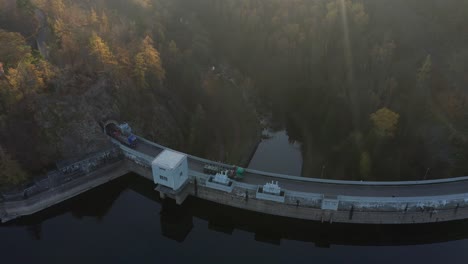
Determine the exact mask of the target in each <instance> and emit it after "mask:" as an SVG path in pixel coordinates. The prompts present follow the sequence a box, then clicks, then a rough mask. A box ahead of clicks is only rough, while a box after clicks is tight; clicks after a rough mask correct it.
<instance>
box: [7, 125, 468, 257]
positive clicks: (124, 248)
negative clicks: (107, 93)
mask: <svg viewBox="0 0 468 264" xmlns="http://www.w3.org/2000/svg"><path fill="white" fill-rule="evenodd" d="M278 153H280V155H277V154H278ZM294 155H295V156H294ZM250 167H252V168H256V169H265V170H271V171H279V172H282V173H288V174H300V168H301V160H300V152H299V151H298V148H297V145H294V144H293V145H290V144H289V143H288V140H287V135H286V134H285V133H284V132H277V133H274V134H273V136H272V138H270V139H268V140H264V141H263V142H262V143H261V144H260V146H259V149H258V151H257V153H256V154H255V155H254V158H253V159H252V162H251V164H250ZM466 248H468V222H467V221H462V222H453V223H446V224H431V225H417V226H411V225H406V226H377V225H373V226H371V225H342V224H321V223H315V222H310V221H301V220H294V219H288V218H281V217H273V216H268V215H263V214H258V213H252V212H248V211H243V210H239V209H235V208H230V207H226V206H221V205H217V204H213V203H210V202H206V201H202V200H198V199H196V198H189V199H188V200H187V201H186V202H185V203H184V205H183V206H176V205H174V204H173V202H171V201H169V200H166V201H161V200H160V199H159V198H158V195H157V193H156V192H155V191H154V190H153V184H152V183H151V182H150V181H147V180H144V179H141V178H140V177H138V176H136V175H127V176H125V177H123V178H120V179H118V180H116V181H114V182H111V183H109V184H106V185H104V186H101V187H99V188H97V189H94V190H92V191H89V192H87V193H85V194H83V195H81V196H79V197H76V198H75V199H72V200H69V201H67V202H65V203H63V204H60V205H58V206H55V207H53V208H51V209H48V210H46V211H44V212H41V213H39V214H36V215H34V216H31V217H26V218H23V219H20V220H18V221H15V222H13V223H10V224H7V225H0V258H1V263H15V264H16V263H112V264H114V263H184V262H185V263H194V262H196V263H198V262H201V261H210V262H215V261H216V262H219V263H239V261H243V262H246V261H247V262H249V263H250V262H256V263H291V262H293V263H369V264H374V263H379V264H383V263H425V264H426V263H444V262H445V263H467V261H468V250H466Z"/></svg>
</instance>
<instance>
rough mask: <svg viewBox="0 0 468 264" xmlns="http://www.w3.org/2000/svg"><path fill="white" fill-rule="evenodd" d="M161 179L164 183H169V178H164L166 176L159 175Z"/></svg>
mask: <svg viewBox="0 0 468 264" xmlns="http://www.w3.org/2000/svg"><path fill="white" fill-rule="evenodd" d="M159 178H160V179H161V180H163V181H168V180H169V179H168V178H167V177H164V176H162V175H159Z"/></svg>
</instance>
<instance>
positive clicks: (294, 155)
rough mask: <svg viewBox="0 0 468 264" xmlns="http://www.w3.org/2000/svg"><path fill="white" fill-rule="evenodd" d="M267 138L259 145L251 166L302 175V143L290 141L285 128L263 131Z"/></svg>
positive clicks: (252, 167)
mask: <svg viewBox="0 0 468 264" xmlns="http://www.w3.org/2000/svg"><path fill="white" fill-rule="evenodd" d="M263 135H265V136H266V139H263V140H262V142H260V144H259V145H258V148H257V151H256V152H255V154H254V155H253V157H252V160H251V161H250V164H249V168H250V169H255V170H261V171H268V172H276V173H282V174H288V175H294V176H300V175H301V170H302V153H301V145H300V144H299V143H297V142H290V141H289V137H288V135H287V133H286V131H285V130H281V131H276V132H273V131H268V130H265V131H263Z"/></svg>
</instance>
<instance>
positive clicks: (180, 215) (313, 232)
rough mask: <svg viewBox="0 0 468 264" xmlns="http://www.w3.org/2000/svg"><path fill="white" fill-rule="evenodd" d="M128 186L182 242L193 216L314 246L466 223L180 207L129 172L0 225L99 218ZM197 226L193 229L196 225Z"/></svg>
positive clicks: (442, 235) (437, 237)
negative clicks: (363, 221)
mask: <svg viewBox="0 0 468 264" xmlns="http://www.w3.org/2000/svg"><path fill="white" fill-rule="evenodd" d="M127 189H130V190H133V191H135V192H137V193H138V194H140V195H142V196H144V197H146V198H147V199H149V200H151V201H153V202H155V203H154V205H155V207H159V210H160V211H159V218H160V223H161V227H160V228H161V234H162V235H163V236H165V237H167V238H170V239H172V240H175V241H178V242H183V241H184V240H185V238H186V237H187V235H188V234H189V233H190V232H191V231H192V229H193V227H194V224H193V219H194V217H195V218H199V219H203V220H205V221H207V222H208V229H210V230H212V231H215V232H222V233H225V234H232V233H233V232H234V230H243V231H247V232H250V233H253V234H255V240H256V241H260V242H266V243H271V244H277V245H279V244H281V241H282V240H297V241H304V242H313V243H314V244H315V245H316V246H318V247H329V246H330V245H362V246H391V245H417V244H430V243H438V242H446V241H452V240H459V239H466V238H468V221H454V222H448V223H436V224H421V225H350V224H338V223H333V224H329V223H327V224H322V223H317V222H312V221H305V220H297V219H291V218H285V217H276V216H271V215H265V214H260V213H254V212H250V211H245V210H241V209H237V208H232V207H228V206H223V205H219V204H216V203H212V202H208V201H204V200H200V199H198V198H194V197H190V198H189V199H188V200H187V201H186V202H185V203H184V204H183V205H182V206H178V205H176V204H175V202H174V201H172V200H169V199H168V200H163V201H161V200H160V199H159V195H158V194H157V193H156V192H155V191H154V190H153V184H152V183H151V182H150V181H148V180H145V179H141V178H140V177H137V176H135V175H127V176H125V177H122V178H120V179H118V180H115V181H113V182H111V183H109V184H106V185H104V186H101V187H99V188H96V189H94V190H91V191H89V192H87V193H85V194H83V195H80V196H78V197H76V198H74V199H71V200H69V201H66V202H64V203H62V204H59V205H57V206H54V207H52V208H50V209H47V210H45V211H43V212H40V213H38V214H35V215H33V216H29V217H24V218H21V219H18V220H16V221H13V222H11V223H8V224H3V225H0V227H8V226H24V227H26V229H27V230H28V232H29V234H30V236H31V237H32V238H33V239H36V240H40V239H41V235H42V228H41V226H42V223H43V222H45V221H47V220H49V219H52V218H55V217H57V216H60V215H63V214H67V213H71V215H72V216H73V217H75V218H77V219H81V218H83V217H93V218H95V219H97V221H100V220H101V219H102V218H103V217H104V216H105V215H106V214H107V213H108V212H109V211H110V210H111V208H112V207H113V206H114V203H115V201H116V200H117V198H118V197H119V196H120V194H121V193H122V192H124V191H125V190H127ZM197 228H198V227H197Z"/></svg>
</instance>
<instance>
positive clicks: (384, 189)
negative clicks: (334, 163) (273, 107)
mask: <svg viewBox="0 0 468 264" xmlns="http://www.w3.org/2000/svg"><path fill="white" fill-rule="evenodd" d="M135 150H136V151H139V152H141V153H143V154H146V155H148V156H151V157H156V156H157V155H158V154H159V153H161V152H162V151H163V148H160V147H157V146H154V145H151V144H148V143H146V142H143V141H141V140H140V142H139V143H138V146H137V147H136V149H135ZM188 164H189V169H190V170H193V171H197V172H203V166H204V165H205V162H203V161H199V160H197V159H194V158H192V157H188ZM271 181H278V184H279V186H280V187H281V188H284V189H286V190H289V191H298V192H308V193H317V194H324V195H327V196H328V195H329V196H338V195H347V196H369V197H416V196H419V197H421V196H436V195H449V194H460V193H468V180H464V181H456V182H446V183H433V184H420V185H356V184H353V185H350V184H342V183H319V182H308V181H300V180H291V179H283V178H276V177H272V176H268V175H264V174H261V173H251V172H246V173H245V177H244V179H243V180H242V182H245V183H249V184H255V185H264V184H265V183H266V182H271Z"/></svg>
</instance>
